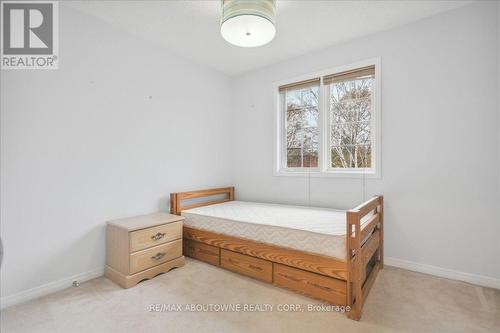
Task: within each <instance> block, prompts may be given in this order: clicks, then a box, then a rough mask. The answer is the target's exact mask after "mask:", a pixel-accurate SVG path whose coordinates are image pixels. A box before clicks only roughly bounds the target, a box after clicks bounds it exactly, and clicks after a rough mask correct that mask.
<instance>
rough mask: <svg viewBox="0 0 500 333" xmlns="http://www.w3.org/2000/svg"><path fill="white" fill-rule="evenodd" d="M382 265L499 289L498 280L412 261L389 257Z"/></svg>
mask: <svg viewBox="0 0 500 333" xmlns="http://www.w3.org/2000/svg"><path fill="white" fill-rule="evenodd" d="M384 264H386V265H388V266H394V267H399V268H404V269H407V270H409V271H414V272H419V273H425V274H429V275H434V276H439V277H443V278H447V279H451V280H458V281H463V282H467V283H472V284H476V285H479V286H483V287H488V288H494V289H500V279H497V278H493V277H489V276H483V275H476V274H471V273H465V272H460V271H455V270H452V269H447V268H441V267H437V266H431V265H427V264H420V263H417V262H413V261H407V260H402V259H397V258H390V257H389V258H388V257H386V258H384Z"/></svg>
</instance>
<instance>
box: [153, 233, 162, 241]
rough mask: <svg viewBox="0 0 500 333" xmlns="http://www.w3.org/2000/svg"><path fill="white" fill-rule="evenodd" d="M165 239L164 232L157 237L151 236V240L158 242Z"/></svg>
mask: <svg viewBox="0 0 500 333" xmlns="http://www.w3.org/2000/svg"><path fill="white" fill-rule="evenodd" d="M163 237H165V233H164V232H159V233H157V234H156V235H153V236H151V239H152V240H154V241H157V240H160V239H162V238H163Z"/></svg>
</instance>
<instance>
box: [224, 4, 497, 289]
mask: <svg viewBox="0 0 500 333" xmlns="http://www.w3.org/2000/svg"><path fill="white" fill-rule="evenodd" d="M496 15H497V9H496V4H495V3H494V2H483V3H479V4H475V5H472V6H467V7H464V8H461V9H458V10H455V11H452V12H448V13H445V14H441V15H439V16H435V17H431V18H428V19H425V20H423V21H420V22H417V23H414V24H411V25H407V26H404V27H401V28H397V29H395V30H391V31H387V32H383V33H379V34H376V35H373V36H370V37H367V38H363V39H359V40H355V41H352V42H350V43H346V44H342V45H338V46H334V47H331V48H328V49H325V50H322V51H319V52H316V53H313V54H309V55H304V56H302V57H299V58H296V59H293V60H290V61H288V62H284V63H280V64H276V65H274V66H270V67H267V68H264V69H262V70H259V71H257V72H252V73H248V74H245V75H241V76H239V77H237V78H235V79H234V81H233V85H232V87H233V94H234V100H233V102H234V112H236V115H235V122H236V126H235V130H234V132H233V135H234V139H235V145H234V147H235V151H234V158H235V170H234V174H235V185H236V190H237V198H238V199H244V200H261V201H271V202H286V203H296V204H307V179H306V178H300V177H279V176H273V167H272V159H273V156H272V154H273V152H272V142H273V112H274V110H273V98H274V95H273V94H274V92H273V90H272V83H273V82H275V81H280V80H284V79H288V78H293V77H296V76H299V75H302V74H306V73H308V72H314V71H319V70H323V69H328V68H333V67H336V66H340V65H345V64H350V63H353V62H356V61H359V60H363V59H368V58H372V57H378V56H380V57H381V58H382V179H380V180H373V179H370V180H366V182H365V184H364V185H363V181H362V180H359V179H339V178H333V179H332V178H313V179H311V204H312V205H317V206H328V207H342V208H351V207H353V206H354V205H356V204H357V203H360V202H361V200H362V199H363V197H364V198H368V197H370V196H372V195H374V194H377V193H380V194H383V195H385V202H386V215H385V216H386V229H385V230H386V238H385V239H386V243H385V244H386V256H388V257H392V263H398V264H400V265H403V266H404V264H405V263H408V261H409V262H410V264H413V266H415V263H420V264H425V265H431V266H425V267H427V268H429V271H432V269H431V268H432V266H437V267H440V268H444V269H450V270H453V271H458V272H465V273H470V274H476V275H480V277H477V276H472V280H473V278H478V279H480V278H482V277H492V278H493V279H488V278H485V279H483V280H482V281H487V283H488V281H489V282H491V284H495V283H498V281H500V280H498V278H500V260H498V257H499V255H500V253H499V246H498V244H499V241H498V240H499V237H500V219H499V218H498V203H499V200H500V199H499V186H498V184H499V174H498V170H499V165H498V156H497V154H498V151H499V150H498V148H499V147H498V146H499V138H498V130H499V123H498V110H497V103H498V93H499V82H498V79H499V78H498V70H497V69H498V62H499V58H498V49H497V44H498V40H497V38H496V30H497V25H496V24H497V20H496ZM332 33H335V31H332ZM364 186H366V188H365V189H364ZM420 267H421V268H422V267H424V266H420ZM425 267H424V268H425ZM436 269H437V268H436ZM423 270H425V269H423ZM443 272H445V270H441V273H443ZM447 272H448V273H450V274H451V273H453V272H449V271H447ZM443 274H444V273H443ZM445 275H446V274H445ZM465 275H467V274H465ZM462 276H464V274H462Z"/></svg>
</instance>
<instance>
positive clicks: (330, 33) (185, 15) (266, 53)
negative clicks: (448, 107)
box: [63, 0, 472, 75]
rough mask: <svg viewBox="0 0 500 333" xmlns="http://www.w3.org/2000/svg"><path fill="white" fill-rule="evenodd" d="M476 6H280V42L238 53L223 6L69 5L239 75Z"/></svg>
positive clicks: (211, 0)
mask: <svg viewBox="0 0 500 333" xmlns="http://www.w3.org/2000/svg"><path fill="white" fill-rule="evenodd" d="M470 2H472V1H451V0H445V1H414V0H413V1H306V0H302V1H291V0H289V1H278V2H277V16H276V20H277V33H276V38H275V39H274V40H273V41H272V42H271V43H270V44H268V45H266V46H263V47H259V48H251V49H249V48H239V47H237V46H233V45H230V44H228V43H227V42H225V41H224V40H223V39H222V37H221V36H220V33H219V20H220V1H219V0H208V1H200V0H196V1H71V2H65V3H64V4H63V5H64V6H70V7H72V8H75V9H78V10H80V11H82V12H85V13H87V14H89V15H92V16H95V17H98V18H100V19H102V20H103V21H106V22H108V23H109V24H111V25H113V26H115V27H116V28H118V29H121V30H124V31H126V32H128V33H130V34H132V35H135V36H137V37H139V38H142V39H145V40H147V41H150V42H152V43H157V44H161V45H163V46H164V47H166V48H168V49H170V50H171V51H172V52H174V53H177V54H179V55H181V56H183V57H185V58H188V59H191V60H193V61H195V62H199V63H202V64H205V65H208V66H210V67H212V68H215V69H217V70H219V71H221V72H223V73H225V74H228V75H236V74H239V73H242V72H245V71H249V70H253V69H257V68H260V67H264V66H266V65H270V64H273V63H276V62H279V61H282V60H285V59H289V58H293V57H295V56H298V55H301V54H305V53H308V52H311V51H314V50H319V49H323V48H325V47H328V46H331V45H333V44H337V43H341V42H344V41H348V40H351V39H354V38H358V37H362V36H366V35H369V34H373V33H375V32H379V31H382V30H387V29H390V28H393V27H396V26H399V25H403V24H407V23H409V22H413V21H416V20H419V19H422V18H424V17H428V16H431V15H435V14H437V13H440V12H444V11H447V10H451V9H454V8H457V7H460V6H463V5H465V4H468V3H470Z"/></svg>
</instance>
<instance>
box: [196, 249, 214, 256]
mask: <svg viewBox="0 0 500 333" xmlns="http://www.w3.org/2000/svg"><path fill="white" fill-rule="evenodd" d="M198 252H199V253H202V254H203V253H204V254H208V255H209V256H216V255H218V254H217V253H213V252H210V251H207V250H203V249H199V250H198Z"/></svg>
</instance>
